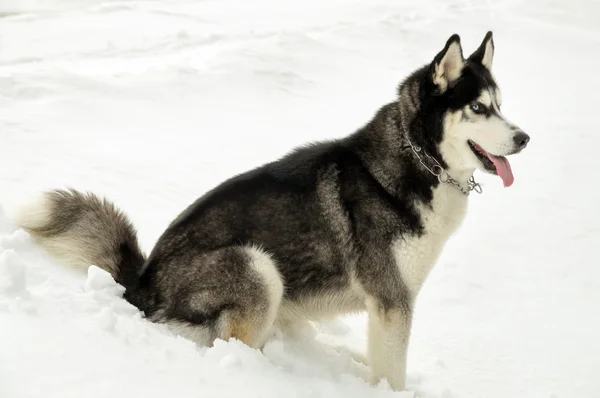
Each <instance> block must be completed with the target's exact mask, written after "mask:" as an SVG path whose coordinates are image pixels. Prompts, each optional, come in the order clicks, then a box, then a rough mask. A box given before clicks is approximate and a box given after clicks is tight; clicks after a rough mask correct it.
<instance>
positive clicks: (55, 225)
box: [16, 189, 145, 288]
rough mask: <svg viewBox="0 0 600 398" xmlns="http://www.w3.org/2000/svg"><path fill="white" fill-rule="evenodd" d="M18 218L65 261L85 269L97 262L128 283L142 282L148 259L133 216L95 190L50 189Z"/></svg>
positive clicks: (119, 279) (129, 284)
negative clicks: (132, 221)
mask: <svg viewBox="0 0 600 398" xmlns="http://www.w3.org/2000/svg"><path fill="white" fill-rule="evenodd" d="M16 222H17V224H18V225H19V226H20V227H21V228H23V229H25V230H26V231H27V232H29V234H31V236H32V237H33V238H34V239H35V240H36V241H37V242H38V243H39V244H40V245H41V246H42V247H43V248H45V249H46V250H47V251H48V252H50V253H51V254H52V255H54V256H55V257H57V259H58V260H59V261H60V262H61V263H63V264H65V265H68V266H71V267H75V268H79V269H83V270H87V268H88V267H89V266H90V265H95V266H97V267H100V268H102V269H104V270H105V271H107V272H109V273H110V274H111V275H112V277H113V278H114V279H115V280H116V281H117V282H118V283H120V284H122V285H123V286H125V288H128V287H130V286H132V285H134V284H135V283H136V280H137V278H138V272H139V270H140V269H141V267H142V265H143V264H144V261H145V259H144V254H143V253H142V251H141V250H140V247H139V245H138V242H137V237H136V230H135V228H134V227H133V225H132V224H131V222H130V221H129V219H128V218H127V216H126V215H125V214H124V213H123V212H121V211H120V210H119V209H117V208H116V207H115V205H113V204H112V203H111V202H109V201H108V200H106V199H100V198H98V197H97V196H95V195H93V194H90V193H85V194H84V193H81V192H78V191H75V190H72V189H71V190H56V191H51V192H47V193H45V194H44V195H43V196H42V197H41V198H40V199H39V200H38V201H37V202H36V203H35V204H32V205H29V206H26V207H24V208H23V209H21V211H20V212H19V214H18V215H17V217H16Z"/></svg>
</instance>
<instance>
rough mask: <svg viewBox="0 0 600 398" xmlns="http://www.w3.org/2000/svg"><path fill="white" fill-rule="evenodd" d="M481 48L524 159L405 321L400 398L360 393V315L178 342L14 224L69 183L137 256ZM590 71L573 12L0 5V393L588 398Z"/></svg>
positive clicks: (592, 342) (170, 3)
mask: <svg viewBox="0 0 600 398" xmlns="http://www.w3.org/2000/svg"><path fill="white" fill-rule="evenodd" d="M488 29H491V30H493V31H494V35H495V43H496V56H495V59H494V72H495V74H496V77H497V79H498V82H499V84H500V86H501V88H502V89H503V111H504V113H505V115H506V116H507V117H509V118H510V119H511V120H514V121H515V122H516V123H517V124H518V125H519V126H520V127H522V128H523V129H524V130H525V131H526V132H527V133H528V134H529V135H530V136H531V137H532V141H531V143H530V145H529V147H528V148H527V150H526V151H525V152H524V153H523V154H521V155H519V156H516V157H514V158H512V159H511V162H512V169H513V171H514V173H515V184H514V185H513V186H512V187H511V188H508V189H504V188H503V187H502V183H501V181H500V179H498V178H497V177H494V176H489V175H482V174H480V173H479V174H477V176H476V178H477V179H478V181H480V182H482V185H484V194H483V195H481V196H474V197H472V198H471V199H470V208H469V212H468V215H467V220H466V221H465V223H464V225H463V226H462V228H461V229H460V231H459V232H458V234H457V235H456V236H455V237H454V238H453V239H452V240H451V241H450V242H449V244H448V245H447V247H446V250H445V251H444V253H443V255H442V257H441V259H440V260H439V262H438V264H437V265H436V267H435V269H434V271H433V272H432V274H431V276H430V278H429V280H428V281H427V283H426V285H425V287H424V289H423V291H422V293H421V295H420V297H419V300H418V303H417V309H416V319H415V322H414V328H413V333H412V341H411V346H410V350H409V363H408V391H407V392H404V393H393V392H392V391H391V390H390V389H389V388H388V387H387V385H385V383H382V384H381V385H379V386H376V387H370V386H369V385H368V384H367V383H366V382H365V381H364V380H363V379H364V378H365V377H366V375H367V374H368V372H367V368H366V367H365V366H364V365H363V364H361V363H359V361H358V358H359V354H360V353H363V352H364V349H365V346H366V335H365V330H366V328H365V318H364V316H354V317H347V318H343V319H341V320H340V321H337V322H332V323H328V324H316V325H300V326H298V327H297V328H296V329H295V330H293V331H292V332H291V333H288V334H282V333H277V334H276V335H274V336H273V337H272V339H271V340H270V342H269V343H268V345H267V346H266V347H265V349H264V352H262V353H261V352H258V351H255V350H252V349H250V348H248V347H245V346H244V345H242V344H241V343H239V342H236V341H232V342H222V341H218V342H217V343H216V344H215V346H214V347H212V348H200V347H196V346H194V344H192V343H191V342H189V341H187V340H185V339H182V338H180V337H177V336H175V335H174V334H173V333H172V332H171V331H169V330H168V329H167V328H166V327H164V326H161V325H155V324H151V323H148V322H146V321H145V320H144V319H143V318H142V316H141V314H140V313H139V311H138V310H137V309H135V308H134V307H132V306H131V305H129V304H128V303H127V302H125V301H124V300H123V299H121V298H120V295H121V293H122V289H121V288H120V287H119V286H118V285H116V284H115V283H114V281H112V279H111V278H110V276H109V275H107V274H106V273H104V272H103V271H102V270H100V269H98V268H95V267H92V268H90V269H89V270H88V274H87V275H82V274H80V273H77V272H74V271H71V270H68V269H65V268H63V267H61V266H60V265H59V264H56V263H55V262H54V261H53V260H51V259H50V258H49V257H48V256H47V255H46V254H45V253H43V252H42V251H41V249H39V248H37V247H36V246H35V245H34V244H33V243H32V242H31V240H30V238H29V236H28V235H27V234H26V233H24V232H23V231H20V230H17V229H16V228H15V227H14V226H12V225H11V223H10V221H9V215H10V214H12V213H11V212H12V210H13V209H15V208H16V207H18V206H19V205H20V204H21V203H23V202H24V201H25V200H27V199H30V198H31V197H32V196H33V195H35V194H36V193H38V192H39V191H41V190H43V189H48V188H55V187H65V186H73V187H76V188H78V189H82V190H91V191H94V192H97V193H99V194H102V195H106V196H108V197H110V198H111V199H113V200H114V201H115V202H116V204H117V205H119V206H120V207H121V208H123V209H124V210H125V211H126V212H127V213H128V214H129V215H130V216H131V218H132V220H133V221H134V224H135V225H136V226H137V227H138V229H139V230H140V240H141V243H142V245H143V247H144V248H145V249H146V250H150V249H151V247H152V245H153V242H154V241H155V240H156V239H157V238H158V236H159V234H160V233H161V232H162V230H163V229H164V228H165V227H166V225H167V224H168V223H169V222H170V221H171V220H172V219H173V217H175V216H176V215H177V214H178V213H179V212H180V211H181V210H182V209H183V208H184V207H185V206H187V205H188V204H189V203H191V202H192V201H193V200H194V199H195V198H196V197H198V196H199V195H201V194H202V193H204V192H205V191H207V190H208V189H210V188H212V187H214V186H215V185H216V184H218V183H219V182H221V181H223V180H224V179H226V178H228V177H230V176H231V175H233V174H235V173H238V172H242V171H244V170H247V169H249V168H251V167H254V166H257V165H259V164H262V163H264V162H266V161H269V160H272V159H275V158H277V157H279V156H281V155H282V154H284V153H285V152H287V151H289V150H290V149H291V148H292V147H294V146H296V145H300V144H302V143H306V142H309V141H312V140H321V139H327V138H335V137H341V136H344V135H346V134H348V133H350V132H352V131H354V130H355V129H356V128H358V127H360V126H361V125H363V124H364V123H365V122H367V121H368V120H369V118H370V117H371V116H372V115H373V113H374V112H375V110H376V109H377V108H378V107H379V106H381V105H383V104H385V103H387V102H388V101H390V100H392V99H393V98H394V95H395V89H396V85H397V83H398V82H399V81H400V80H401V79H402V78H403V77H404V76H406V75H407V74H408V73H409V72H411V71H412V70H413V69H415V68H416V67H418V66H420V65H421V64H423V63H425V62H429V60H430V59H431V58H432V57H433V56H434V55H435V53H436V52H437V51H439V50H440V49H441V48H442V47H443V44H444V43H445V41H446V39H447V38H448V37H449V36H450V35H451V34H452V33H455V32H456V33H459V34H460V35H461V38H462V43H463V47H464V51H465V52H466V53H467V54H468V53H470V52H471V51H473V50H474V49H475V48H476V46H478V45H479V43H480V41H481V40H482V39H483V36H484V34H485V32H486V31H487V30H488ZM598 54H600V3H598V2H595V1H592V0H576V1H571V2H568V3H563V2H557V1H551V0H533V1H529V2H526V3H525V2H518V1H516V0H514V1H513V0H504V1H497V0H495V1H484V0H478V1H475V0H452V1H441V0H435V1H434V0H422V1H419V2H409V1H400V0H373V1H367V0H364V1H357V0H355V1H350V0H347V1H342V0H320V1H317V0H305V1H302V2H295V3H294V2H283V1H275V0H255V1H252V2H248V1H242V0H221V1H216V0H204V1H201V0H194V1H185V0H153V1H149V0H147V1H142V0H130V1H126V0H123V1H101V0H45V1H42V0H0V110H1V112H0V193H1V196H0V206H1V207H2V208H3V210H0V397H2V398H4V397H7V398H30V397H52V398H54V397H56V398H58V397H60V398H68V397H78V398H79V397H82V396H85V397H86V398H93V397H106V396H112V397H125V396H132V395H133V396H144V397H148V398H153V397H164V396H167V395H172V396H177V397H181V398H183V397H198V396H201V397H235V396H245V397H267V398H268V397H276V396H277V397H278V396H297V397H309V396H310V397H321V396H323V397H325V396H326V397H355V396H356V397H364V396H372V397H386V396H390V397H391V396H394V397H405V398H410V397H421V398H451V397H464V398H470V397H473V398H475V397H477V398H479V397H482V396H485V397H489V398H506V397H511V398H514V397H516V398H519V397H523V398H525V397H527V398H538V397H540V398H551V397H552V398H562V397H569V398H570V397H590V398H591V397H599V396H600V383H598V382H597V375H596V373H597V369H599V368H600V339H599V338H598V336H600V321H599V320H598V317H597V314H598V313H599V311H600V293H598V286H600V268H599V267H598V266H597V260H596V258H597V255H596V250H595V249H596V247H595V244H596V242H597V241H598V238H600V227H599V225H600V212H598V211H596V206H597V203H599V202H600V190H598V189H596V188H595V185H594V181H595V177H596V176H595V174H596V170H597V168H598V161H597V156H596V148H597V147H598V145H599V144H600V138H598V134H597V132H596V123H595V116H596V111H597V110H596V107H597V101H595V100H594V95H595V93H597V92H599V91H600V80H599V79H597V78H596V74H597V70H598V68H599V67H600V59H599V58H598ZM4 210H6V211H4Z"/></svg>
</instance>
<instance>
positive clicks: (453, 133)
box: [440, 89, 518, 184]
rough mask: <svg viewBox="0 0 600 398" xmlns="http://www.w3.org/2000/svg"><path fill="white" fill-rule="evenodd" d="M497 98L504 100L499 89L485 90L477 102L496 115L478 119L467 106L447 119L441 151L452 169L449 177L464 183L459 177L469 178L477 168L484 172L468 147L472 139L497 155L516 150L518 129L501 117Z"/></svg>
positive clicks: (450, 114)
mask: <svg viewBox="0 0 600 398" xmlns="http://www.w3.org/2000/svg"><path fill="white" fill-rule="evenodd" d="M498 99H500V100H501V97H500V93H499V90H491V89H490V90H484V91H482V93H481V94H480V96H479V98H478V99H477V101H478V102H481V103H482V104H484V105H486V106H490V107H492V108H493V109H494V110H495V111H496V113H497V115H491V116H490V117H485V116H479V115H476V114H475V113H474V112H473V111H472V110H470V109H469V107H468V106H467V107H466V108H465V109H464V110H458V111H456V112H453V113H449V114H447V115H446V116H445V118H444V139H443V140H442V143H441V145H440V152H441V153H442V156H443V158H444V160H445V161H446V163H447V164H448V166H449V169H450V175H451V176H452V177H453V178H454V179H456V180H458V181H459V182H461V183H463V184H464V183H465V182H466V179H465V178H460V179H459V178H457V175H458V174H461V173H462V174H464V175H466V176H467V177H468V176H470V175H471V174H472V171H473V170H474V169H476V168H478V169H480V170H482V171H485V169H484V168H483V165H482V164H481V162H480V161H479V159H477V157H476V156H475V154H474V153H473V151H472V150H471V148H469V145H468V141H469V140H471V141H473V142H475V143H476V144H478V145H480V146H481V147H482V148H483V149H485V150H486V151H487V152H488V153H491V154H492V155H496V156H506V155H509V154H511V153H513V152H514V150H515V143H514V140H513V137H514V135H515V131H516V130H518V127H517V126H515V125H514V124H513V123H512V122H511V121H509V120H508V119H507V118H506V117H504V115H502V113H501V112H500V106H499V101H498ZM463 112H465V113H466V114H467V115H468V116H469V119H468V120H463V118H462V114H463Z"/></svg>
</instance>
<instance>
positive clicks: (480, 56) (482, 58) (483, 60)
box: [469, 32, 494, 72]
mask: <svg viewBox="0 0 600 398" xmlns="http://www.w3.org/2000/svg"><path fill="white" fill-rule="evenodd" d="M493 60H494V39H493V38H492V32H487V34H486V35H485V37H484V38H483V42H482V43H481V45H480V46H479V48H478V49H477V50H475V52H474V53H473V54H471V56H470V57H469V61H473V62H477V63H480V64H481V65H483V66H485V67H486V68H487V69H488V70H489V71H490V72H491V71H492V61H493Z"/></svg>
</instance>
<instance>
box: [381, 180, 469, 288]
mask: <svg viewBox="0 0 600 398" xmlns="http://www.w3.org/2000/svg"><path fill="white" fill-rule="evenodd" d="M467 203H468V201H467V197H466V196H465V195H463V194H462V193H460V192H459V191H458V190H456V189H455V188H453V187H451V186H449V185H447V184H440V185H439V186H438V187H437V188H436V189H435V190H434V193H433V200H432V201H431V206H429V205H424V204H421V203H418V204H417V205H416V209H417V211H418V212H419V214H420V216H421V220H422V222H423V227H424V229H423V234H422V235H421V236H410V235H408V236H402V237H398V238H397V239H396V240H395V241H394V242H393V243H392V253H393V255H394V258H395V260H396V265H397V266H398V268H399V270H400V275H401V276H402V279H403V281H404V283H405V284H406V286H407V287H408V289H409V290H410V292H411V295H412V296H413V297H416V295H417V293H418V292H419V290H420V289H421V286H422V285H423V282H425V279H426V278H427V275H429V271H430V270H431V268H432V267H433V264H434V263H435V262H436V261H437V258H438V256H439V255H440V253H441V251H442V249H443V247H444V244H445V243H446V241H447V240H448V238H450V236H451V235H452V234H453V233H454V232H455V231H456V230H457V229H458V227H459V226H460V224H461V222H462V220H463V219H464V216H465V213H466V210H467Z"/></svg>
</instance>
